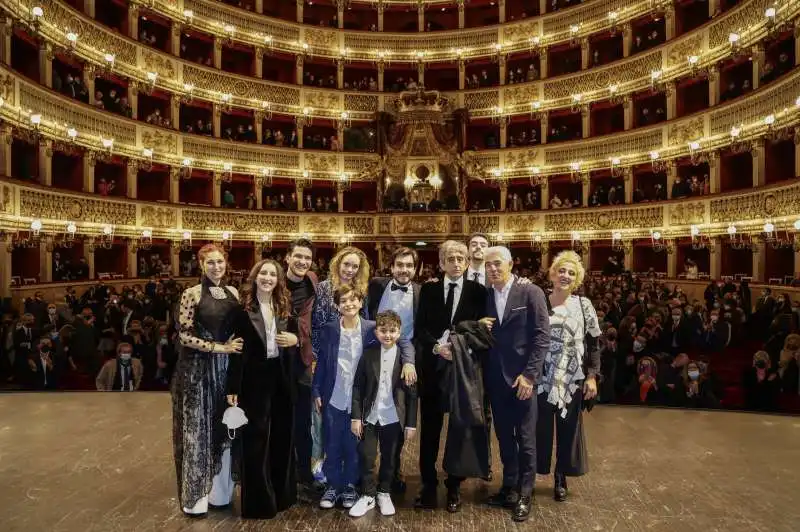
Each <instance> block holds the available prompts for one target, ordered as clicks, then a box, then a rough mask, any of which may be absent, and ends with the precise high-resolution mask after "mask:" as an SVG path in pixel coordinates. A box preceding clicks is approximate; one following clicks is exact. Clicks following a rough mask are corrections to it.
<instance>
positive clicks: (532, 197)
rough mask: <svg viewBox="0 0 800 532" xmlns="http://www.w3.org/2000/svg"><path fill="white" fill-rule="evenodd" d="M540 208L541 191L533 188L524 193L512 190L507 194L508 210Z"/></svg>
mask: <svg viewBox="0 0 800 532" xmlns="http://www.w3.org/2000/svg"><path fill="white" fill-rule="evenodd" d="M538 208H539V191H538V190H531V191H530V192H527V193H525V194H524V197H523V194H518V193H516V192H511V193H509V194H508V195H507V196H506V210H507V211H509V212H518V211H532V210H536V209H538Z"/></svg>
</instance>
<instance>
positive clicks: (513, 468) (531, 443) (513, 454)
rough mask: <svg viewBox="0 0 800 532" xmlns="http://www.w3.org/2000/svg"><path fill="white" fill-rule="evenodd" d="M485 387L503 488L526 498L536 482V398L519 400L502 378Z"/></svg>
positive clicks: (514, 391) (513, 390)
mask: <svg viewBox="0 0 800 532" xmlns="http://www.w3.org/2000/svg"><path fill="white" fill-rule="evenodd" d="M488 388H489V390H488V391H489V399H490V401H491V403H492V413H493V414H494V431H495V434H496V435H497V441H498V443H499V444H500V460H501V461H502V462H503V487H507V488H514V489H518V490H519V491H520V494H521V495H530V494H531V493H532V492H533V486H534V483H535V482H536V414H537V408H536V406H537V402H536V395H535V394H534V395H533V396H532V397H531V398H530V399H527V400H525V401H520V400H519V399H517V397H516V394H517V391H516V390H515V389H514V388H511V387H509V386H508V384H506V382H505V381H504V380H503V379H502V378H498V379H494V380H492V381H491V382H490V383H489V386H488Z"/></svg>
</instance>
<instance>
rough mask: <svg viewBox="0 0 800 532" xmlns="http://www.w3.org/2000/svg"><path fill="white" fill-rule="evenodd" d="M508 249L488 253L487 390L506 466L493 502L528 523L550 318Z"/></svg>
mask: <svg viewBox="0 0 800 532" xmlns="http://www.w3.org/2000/svg"><path fill="white" fill-rule="evenodd" d="M513 265H514V262H513V260H512V258H511V252H510V251H509V250H508V248H506V247H502V246H495V247H492V248H489V249H488V250H486V275H487V277H488V279H489V282H490V283H491V285H492V289H491V290H490V293H489V295H488V296H487V301H486V309H487V312H486V314H487V316H489V317H490V318H494V319H495V320H496V321H495V323H494V325H493V327H492V333H493V336H494V339H495V343H494V347H493V348H492V350H491V351H490V353H489V356H488V358H487V364H486V388H487V392H488V393H489V398H490V401H491V403H492V412H493V413H494V420H493V421H494V427H495V433H496V434H497V440H498V442H499V443H500V459H501V461H502V462H503V488H502V489H501V491H500V493H498V494H497V495H496V496H493V497H492V498H491V499H490V500H489V502H490V504H499V505H502V506H511V505H513V509H512V518H513V519H514V521H518V522H521V521H526V520H527V519H528V516H529V515H530V511H531V506H532V504H533V486H534V483H535V480H536V413H537V399H536V394H535V389H536V385H537V384H538V383H539V382H540V381H541V376H542V366H543V365H544V359H545V356H546V354H547V352H548V350H549V349H550V319H549V313H548V310H547V302H546V300H545V295H544V292H542V290H541V289H540V288H539V287H538V286H536V285H533V284H526V285H523V284H520V283H519V282H518V280H517V278H516V276H513V275H512V274H511V269H512V268H513Z"/></svg>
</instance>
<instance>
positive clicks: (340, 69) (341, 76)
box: [336, 57, 344, 89]
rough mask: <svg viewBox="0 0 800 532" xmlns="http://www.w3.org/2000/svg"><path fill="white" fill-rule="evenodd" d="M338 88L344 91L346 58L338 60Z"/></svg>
mask: <svg viewBox="0 0 800 532" xmlns="http://www.w3.org/2000/svg"><path fill="white" fill-rule="evenodd" d="M336 88H337V89H344V58H342V57H339V58H337V59H336Z"/></svg>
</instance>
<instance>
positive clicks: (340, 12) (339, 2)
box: [336, 0, 347, 30]
mask: <svg viewBox="0 0 800 532" xmlns="http://www.w3.org/2000/svg"><path fill="white" fill-rule="evenodd" d="M345 4H347V1H346V0H336V19H337V21H338V25H337V27H338V28H339V29H340V30H342V29H344V8H345Z"/></svg>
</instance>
